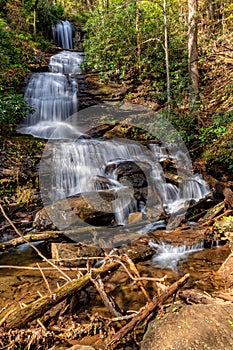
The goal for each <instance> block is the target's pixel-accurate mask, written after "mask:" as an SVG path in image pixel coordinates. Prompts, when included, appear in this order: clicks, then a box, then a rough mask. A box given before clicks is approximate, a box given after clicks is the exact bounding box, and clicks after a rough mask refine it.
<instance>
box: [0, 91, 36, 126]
mask: <svg viewBox="0 0 233 350" xmlns="http://www.w3.org/2000/svg"><path fill="white" fill-rule="evenodd" d="M29 110H31V108H30V107H29V106H28V105H27V104H26V102H25V101H24V99H23V96H22V94H19V93H16V92H15V91H14V90H10V91H9V92H8V93H6V92H5V93H4V94H2V96H1V100H0V124H11V126H12V125H15V124H17V123H19V121H21V120H22V119H23V118H25V117H26V115H27V111H29Z"/></svg>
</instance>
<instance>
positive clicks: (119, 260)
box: [92, 255, 167, 287]
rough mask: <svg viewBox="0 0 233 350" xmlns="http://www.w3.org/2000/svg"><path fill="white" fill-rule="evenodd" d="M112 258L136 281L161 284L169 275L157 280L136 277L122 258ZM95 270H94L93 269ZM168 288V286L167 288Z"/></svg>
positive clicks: (154, 278)
mask: <svg viewBox="0 0 233 350" xmlns="http://www.w3.org/2000/svg"><path fill="white" fill-rule="evenodd" d="M111 257H114V259H115V260H117V261H118V262H119V264H121V266H123V268H124V269H125V271H126V272H127V274H128V275H129V277H130V278H131V279H132V280H133V281H135V282H138V281H153V282H161V281H164V280H165V279H166V278H167V275H165V276H163V277H162V278H156V277H134V276H133V275H132V274H131V272H130V271H129V269H128V268H127V266H125V264H124V263H123V261H121V257H120V256H118V255H112V256H111ZM92 270H94V269H92ZM165 287H166V286H165Z"/></svg>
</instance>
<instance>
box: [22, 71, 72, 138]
mask: <svg viewBox="0 0 233 350" xmlns="http://www.w3.org/2000/svg"><path fill="white" fill-rule="evenodd" d="M77 92H78V85H77V81H76V79H75V78H73V77H66V76H65V75H64V74H61V73H58V74H55V73H49V72H48V73H35V74H33V75H32V76H31V77H30V80H29V82H28V85H27V87H26V89H25V93H24V99H25V101H26V102H27V103H28V104H29V106H31V107H32V109H33V111H32V112H29V114H28V116H27V118H26V119H25V120H24V121H23V122H22V123H21V125H20V127H19V129H18V131H19V132H20V133H23V134H31V135H33V136H35V137H40V138H49V137H50V136H51V134H52V133H53V132H54V130H55V129H56V128H57V127H58V125H59V124H60V125H61V123H63V125H64V127H66V128H68V129H69V128H70V126H69V125H67V124H66V122H65V120H66V119H67V118H68V117H69V116H70V115H72V114H73V113H75V112H77V109H78V99H77Z"/></svg>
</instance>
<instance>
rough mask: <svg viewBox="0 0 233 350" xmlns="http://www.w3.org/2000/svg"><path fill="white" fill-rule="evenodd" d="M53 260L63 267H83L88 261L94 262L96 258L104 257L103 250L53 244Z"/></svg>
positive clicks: (74, 244) (78, 245) (92, 247)
mask: <svg viewBox="0 0 233 350" xmlns="http://www.w3.org/2000/svg"><path fill="white" fill-rule="evenodd" d="M51 253H52V259H54V260H55V261H56V262H58V263H59V264H60V265H63V266H82V265H86V264H87V260H89V261H90V262H92V263H93V262H94V259H93V258H94V257H99V256H103V255H104V252H103V250H102V249H101V248H99V247H95V246H93V245H84V244H79V243H52V244H51Z"/></svg>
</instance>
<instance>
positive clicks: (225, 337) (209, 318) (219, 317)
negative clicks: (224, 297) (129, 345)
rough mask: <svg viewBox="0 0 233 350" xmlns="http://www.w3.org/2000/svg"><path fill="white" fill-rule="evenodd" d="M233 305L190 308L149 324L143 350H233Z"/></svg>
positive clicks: (220, 304) (191, 306)
mask: <svg viewBox="0 0 233 350" xmlns="http://www.w3.org/2000/svg"><path fill="white" fill-rule="evenodd" d="M232 321H233V305H232V304H228V303H218V304H217V303H216V304H214V305H213V304H212V305H201V304H198V305H186V306H184V307H182V308H181V310H180V311H178V312H170V313H168V314H167V315H165V316H163V317H162V318H160V319H159V320H157V319H156V320H154V321H152V322H151V323H150V324H149V327H148V330H147V331H146V333H145V335H144V337H143V340H142V343H141V348H140V350H154V349H162V350H184V349H185V350H203V349H206V350H208V349H209V350H232V349H233V330H232Z"/></svg>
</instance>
